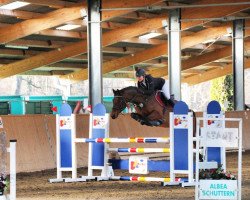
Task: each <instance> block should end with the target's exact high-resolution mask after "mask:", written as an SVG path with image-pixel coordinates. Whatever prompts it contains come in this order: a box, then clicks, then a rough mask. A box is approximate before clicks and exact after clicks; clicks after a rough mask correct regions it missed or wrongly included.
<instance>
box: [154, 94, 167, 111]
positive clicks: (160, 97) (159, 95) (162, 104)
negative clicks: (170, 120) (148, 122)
mask: <svg viewBox="0 0 250 200" xmlns="http://www.w3.org/2000/svg"><path fill="white" fill-rule="evenodd" d="M155 100H156V101H157V102H158V103H159V104H160V105H161V106H162V107H165V104H164V102H163V100H162V93H161V91H157V92H156V93H155Z"/></svg>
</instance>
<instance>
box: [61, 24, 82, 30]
mask: <svg viewBox="0 0 250 200" xmlns="http://www.w3.org/2000/svg"><path fill="white" fill-rule="evenodd" d="M79 27H81V25H76V24H66V25H63V26H59V27H57V28H56V29H57V30H62V31H69V30H72V29H76V28H79Z"/></svg>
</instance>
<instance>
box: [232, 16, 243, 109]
mask: <svg viewBox="0 0 250 200" xmlns="http://www.w3.org/2000/svg"><path fill="white" fill-rule="evenodd" d="M244 28H245V21H244V20H242V19H240V20H235V21H234V23H233V77H234V92H233V94H234V109H235V110H244V107H245V95H244Z"/></svg>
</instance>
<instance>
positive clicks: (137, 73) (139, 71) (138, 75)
mask: <svg viewBox="0 0 250 200" xmlns="http://www.w3.org/2000/svg"><path fill="white" fill-rule="evenodd" d="M135 75H136V77H140V76H145V70H144V69H138V70H137V71H136V74H135Z"/></svg>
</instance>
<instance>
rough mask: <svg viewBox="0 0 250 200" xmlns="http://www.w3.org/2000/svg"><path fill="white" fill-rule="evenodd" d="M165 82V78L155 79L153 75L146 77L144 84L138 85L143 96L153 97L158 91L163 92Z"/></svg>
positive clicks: (139, 83)
mask: <svg viewBox="0 0 250 200" xmlns="http://www.w3.org/2000/svg"><path fill="white" fill-rule="evenodd" d="M164 84H165V80H164V79H163V78H154V77H152V76H151V75H145V77H144V80H143V81H142V82H139V81H138V83H137V85H138V88H140V89H141V90H142V91H141V92H142V93H143V94H147V95H151V94H153V93H154V92H155V91H157V90H161V89H162V87H163V85H164Z"/></svg>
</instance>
